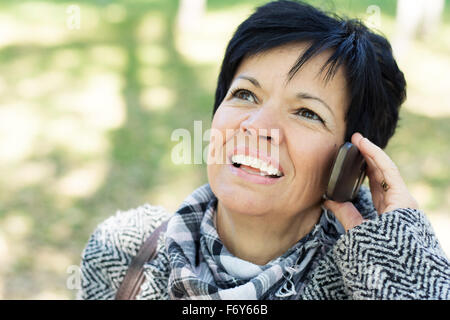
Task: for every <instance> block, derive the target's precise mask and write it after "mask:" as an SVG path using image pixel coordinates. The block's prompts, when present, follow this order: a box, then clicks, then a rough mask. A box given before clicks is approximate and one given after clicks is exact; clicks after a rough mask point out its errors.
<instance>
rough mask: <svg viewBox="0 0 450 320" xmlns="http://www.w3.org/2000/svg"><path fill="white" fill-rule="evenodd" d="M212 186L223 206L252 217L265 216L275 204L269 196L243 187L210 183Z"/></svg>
mask: <svg viewBox="0 0 450 320" xmlns="http://www.w3.org/2000/svg"><path fill="white" fill-rule="evenodd" d="M210 186H211V190H212V191H213V193H214V194H215V195H216V197H217V199H218V200H219V202H220V203H221V205H222V206H224V207H226V208H227V209H229V210H231V211H233V212H239V213H241V214H245V215H250V216H258V215H264V213H265V211H268V210H270V205H271V204H272V203H273V200H272V199H273V198H271V197H269V195H266V194H262V193H261V192H259V191H256V190H252V189H250V188H248V187H245V186H243V185H237V184H218V185H214V184H211V183H210Z"/></svg>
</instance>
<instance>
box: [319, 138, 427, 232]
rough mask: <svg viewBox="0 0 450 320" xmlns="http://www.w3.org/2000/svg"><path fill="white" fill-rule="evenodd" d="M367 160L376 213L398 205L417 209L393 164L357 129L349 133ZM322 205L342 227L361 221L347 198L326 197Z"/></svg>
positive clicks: (352, 225)
mask: <svg viewBox="0 0 450 320" xmlns="http://www.w3.org/2000/svg"><path fill="white" fill-rule="evenodd" d="M352 143H353V144H354V145H355V146H356V147H358V149H359V151H360V152H361V154H362V155H363V156H364V158H365V160H366V163H367V171H366V174H367V177H368V178H369V185H370V191H371V193H372V201H373V204H374V206H375V208H376V210H377V212H378V213H379V214H383V213H385V212H389V211H392V210H395V209H399V208H412V209H418V204H417V201H416V200H415V199H414V198H413V197H412V196H411V194H410V193H409V191H408V189H407V187H406V185H405V183H404V181H403V179H402V177H401V176H400V172H399V171H398V169H397V166H396V165H395V164H394V162H392V160H391V158H389V156H388V155H387V154H386V153H385V152H384V151H383V150H382V149H381V148H379V147H378V146H377V145H375V144H373V143H372V142H370V141H369V140H368V139H367V138H364V137H363V136H362V135H361V134H360V133H355V134H353V136H352ZM324 206H325V207H326V208H328V209H329V210H331V211H332V212H333V213H334V214H335V216H336V218H337V219H338V220H339V222H340V223H341V224H342V225H343V227H344V228H345V230H346V231H348V230H350V229H352V228H353V227H356V226H357V225H360V224H361V223H363V222H364V219H363V217H362V216H361V214H360V213H359V211H358V210H357V209H356V208H355V206H354V205H353V204H352V203H351V202H336V201H332V200H327V201H325V202H324Z"/></svg>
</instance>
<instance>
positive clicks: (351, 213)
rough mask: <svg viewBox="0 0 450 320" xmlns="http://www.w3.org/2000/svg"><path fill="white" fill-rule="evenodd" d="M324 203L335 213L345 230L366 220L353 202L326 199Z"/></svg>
mask: <svg viewBox="0 0 450 320" xmlns="http://www.w3.org/2000/svg"><path fill="white" fill-rule="evenodd" d="M323 205H324V206H325V207H326V208H327V209H329V210H330V211H331V212H333V213H334V215H335V216H336V219H338V220H339V222H340V223H341V224H342V226H343V227H344V229H345V231H348V230H350V229H352V228H354V227H356V226H359V225H360V224H361V223H363V222H364V219H363V217H362V216H361V214H360V213H359V211H358V210H357V209H356V208H355V206H354V205H353V203H351V202H336V201H332V200H326V201H325V202H324V204H323Z"/></svg>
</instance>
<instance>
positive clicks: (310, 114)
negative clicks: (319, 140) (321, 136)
mask: <svg viewBox="0 0 450 320" xmlns="http://www.w3.org/2000/svg"><path fill="white" fill-rule="evenodd" d="M295 114H297V115H299V116H300V117H304V118H307V119H310V120H315V121H320V122H322V123H325V121H323V120H322V118H321V117H320V116H319V115H318V114H317V113H315V112H314V111H311V110H309V109H307V108H300V109H298V110H297V112H296V113H295Z"/></svg>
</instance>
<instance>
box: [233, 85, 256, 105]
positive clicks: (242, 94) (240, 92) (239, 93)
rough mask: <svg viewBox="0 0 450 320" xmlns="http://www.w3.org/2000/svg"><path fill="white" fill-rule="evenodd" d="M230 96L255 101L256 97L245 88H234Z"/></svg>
mask: <svg viewBox="0 0 450 320" xmlns="http://www.w3.org/2000/svg"><path fill="white" fill-rule="evenodd" d="M231 96H232V97H235V98H238V99H241V100H247V101H249V102H253V103H256V102H257V101H256V97H255V95H254V94H253V92H251V91H249V90H247V89H240V88H236V89H234V90H233V91H232V92H231Z"/></svg>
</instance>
